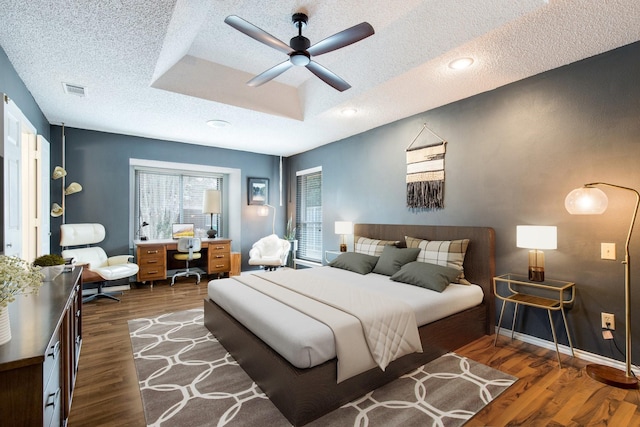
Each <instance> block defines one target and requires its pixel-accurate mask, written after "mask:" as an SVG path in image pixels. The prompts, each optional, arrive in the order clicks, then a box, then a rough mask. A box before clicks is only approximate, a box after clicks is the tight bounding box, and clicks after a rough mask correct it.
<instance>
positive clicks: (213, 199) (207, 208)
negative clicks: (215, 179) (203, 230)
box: [202, 189, 222, 239]
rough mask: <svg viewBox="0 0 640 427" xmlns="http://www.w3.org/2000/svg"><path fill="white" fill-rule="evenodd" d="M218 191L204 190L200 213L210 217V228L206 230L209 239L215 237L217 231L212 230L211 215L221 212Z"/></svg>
mask: <svg viewBox="0 0 640 427" xmlns="http://www.w3.org/2000/svg"><path fill="white" fill-rule="evenodd" d="M220 207H221V203H220V190H213V189H209V190H205V191H204V200H203V201H202V213H205V214H210V215H211V228H209V229H208V230H207V236H209V238H210V239H213V238H214V237H216V234H217V230H214V229H213V214H219V213H221V212H222V210H221V209H220Z"/></svg>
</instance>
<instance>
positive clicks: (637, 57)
mask: <svg viewBox="0 0 640 427" xmlns="http://www.w3.org/2000/svg"><path fill="white" fill-rule="evenodd" d="M639 76H640V43H635V44H633V45H629V46H626V47H623V48H620V49H617V50H615V51H611V52H608V53H605V54H603V55H600V56H597V57H594V58H590V59H587V60H584V61H581V62H578V63H575V64H572V65H569V66H565V67H562V68H559V69H556V70H553V71H550V72H547V73H544V74H541V75H538V76H535V77H532V78H529V79H526V80H523V81H520V82H517V83H514V84H511V85H508V86H505V87H502V88H498V89H496V90H493V91H490V92H487V93H483V94H480V95H478V96H474V97H472V98H468V99H464V100H462V101H459V102H455V103H452V104H449V105H446V106H443V107H441V108H437V109H434V110H431V111H428V112H425V113H423V114H419V115H416V116H413V117H410V118H407V119H404V120H400V121H398V122H395V123H392V124H389V125H386V126H382V127H380V128H377V129H373V130H371V131H368V132H365V133H363V134H360V135H356V136H353V137H350V138H347V139H345V140H342V141H339V142H335V143H333V144H330V145H326V146H323V147H320V148H317V149H315V150H312V151H309V152H306V153H302V154H299V155H296V156H294V157H292V158H291V159H289V160H290V163H289V164H290V169H289V177H290V178H291V177H293V176H295V171H296V170H301V169H305V168H309V167H313V166H322V168H323V212H324V220H323V222H324V224H325V227H324V234H323V238H324V245H325V249H335V248H337V246H338V243H339V236H336V235H335V234H333V222H334V221H336V220H353V221H354V222H366V223H378V222H381V223H408V224H434V225H476V226H489V227H493V228H494V229H495V230H496V240H497V242H496V256H497V265H496V267H497V272H498V273H499V274H502V273H506V272H521V273H526V271H527V264H528V258H527V250H526V249H519V248H517V247H516V237H515V232H516V225H527V224H532V225H556V226H557V227H558V249H557V250H554V251H545V255H546V275H547V277H548V278H556V279H561V280H567V281H575V282H576V283H577V292H578V293H577V295H578V299H577V302H576V304H575V306H574V307H573V308H572V309H571V310H570V312H569V327H570V330H571V333H572V336H573V338H574V344H575V345H576V347H578V348H580V349H584V350H587V351H590V352H594V353H598V354H602V355H605V356H608V357H613V358H618V359H621V356H619V355H618V354H615V353H613V352H612V351H611V347H610V343H609V342H605V341H604V340H603V339H602V337H601V332H600V331H601V330H600V312H601V311H607V312H611V313H614V314H615V316H616V323H617V330H616V333H615V336H616V339H617V341H618V344H619V345H620V346H621V348H624V306H623V302H624V293H623V284H624V268H623V266H622V265H621V263H620V261H621V260H622V258H623V254H624V252H623V251H624V241H625V238H626V234H627V231H628V227H629V222H630V220H631V214H632V209H633V203H634V198H633V196H632V195H631V193H628V192H624V191H617V190H609V189H604V191H605V192H606V193H607V194H608V196H609V201H610V203H609V209H608V210H607V212H606V213H605V214H604V215H601V216H571V215H569V214H568V213H567V212H566V210H565V209H564V198H565V196H566V195H567V194H568V193H569V191H570V190H572V189H573V188H576V187H579V186H581V185H582V184H584V183H587V182H593V181H604V182H610V183H615V184H619V185H624V186H629V187H634V188H640V170H639V168H638V167H637V165H638V161H639V160H640V80H639ZM424 96H428V94H424ZM353 120H357V118H354V119H353ZM425 122H427V123H428V124H429V127H430V128H431V129H433V130H434V131H435V132H436V133H437V134H439V135H440V136H442V137H443V138H444V139H446V140H447V141H448V144H447V153H446V159H445V164H446V182H445V207H444V209H442V210H435V211H417V212H416V211H412V210H410V209H408V208H406V207H405V194H406V193H405V181H404V179H405V171H406V163H405V149H406V148H407V146H408V145H409V144H410V142H411V141H412V139H413V138H414V137H415V136H416V134H417V133H418V131H419V130H420V129H421V127H422V124H423V123H425ZM423 135H424V134H423ZM435 141H436V139H435V138H433V137H425V138H421V139H419V140H418V141H417V142H416V144H415V145H414V146H418V145H420V144H421V143H429V142H435ZM290 182H294V181H291V180H290ZM294 202H295V201H292V202H291V205H290V209H292V207H293V206H295V205H294V204H293V203H294ZM639 233H640V232H639ZM632 240H633V241H632V244H631V253H632V259H633V254H639V253H640V237H639V236H637V235H636V236H635V238H634V239H632ZM601 242H615V243H616V249H617V261H605V260H601V259H600V243H601ZM636 259H638V258H636ZM637 265H640V264H638V263H635V264H634V263H632V281H633V277H635V278H636V283H635V284H636V285H637V284H639V283H640V274H639V273H640V269H639V268H638V267H637ZM632 284H633V283H632ZM635 288H636V289H637V288H638V286H635ZM639 301H640V292H635V294H633V307H638V305H639V304H638V303H639ZM498 308H499V306H498ZM507 314H509V316H506V321H505V324H508V325H510V323H507V322H510V320H511V319H510V316H511V310H509V311H508V313H507ZM555 320H556V327H557V329H558V330H562V331H563V330H564V329H563V328H562V323H561V318H560V317H559V316H557V317H555ZM636 324H637V316H636ZM517 330H520V331H523V332H525V333H527V334H530V335H533V336H537V337H541V338H544V339H547V340H552V337H551V333H550V329H549V325H548V319H547V314H546V313H544V312H543V311H540V310H532V309H527V310H526V312H522V313H521V315H520V316H519V324H518V325H517ZM637 336H638V335H637V334H636V337H637ZM559 337H560V341H561V342H563V343H567V340H566V335H565V334H564V333H563V332H560V333H559ZM632 354H634V355H635V356H634V358H633V360H634V362H635V363H638V362H639V361H640V340H636V341H635V343H634V351H633V352H632Z"/></svg>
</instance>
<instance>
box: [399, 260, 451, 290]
mask: <svg viewBox="0 0 640 427" xmlns="http://www.w3.org/2000/svg"><path fill="white" fill-rule="evenodd" d="M460 274H461V272H460V270H456V269H455V268H451V267H444V266H442V265H437V264H429V263H427V262H419V261H414V262H410V263H408V264H405V265H403V266H402V268H401V269H400V270H399V271H398V272H397V273H396V274H394V275H393V276H391V280H394V281H396V282H402V283H408V284H409V285H414V286H420V287H421V288H426V289H431V290H434V291H437V292H442V291H444V290H445V288H446V287H447V286H448V285H449V283H452V282H455V281H456V279H457V278H458V276H460Z"/></svg>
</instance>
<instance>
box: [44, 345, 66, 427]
mask: <svg viewBox="0 0 640 427" xmlns="http://www.w3.org/2000/svg"><path fill="white" fill-rule="evenodd" d="M57 343H58V344H54V345H52V346H50V347H49V349H48V350H47V354H46V360H45V363H44V366H43V376H44V382H43V384H44V385H45V386H44V389H43V395H42V402H43V408H42V410H43V417H42V420H43V425H44V426H59V425H60V421H61V410H62V383H61V381H60V379H61V375H62V371H61V369H60V366H61V365H60V364H61V361H62V357H61V355H60V341H57Z"/></svg>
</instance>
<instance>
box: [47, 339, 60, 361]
mask: <svg viewBox="0 0 640 427" xmlns="http://www.w3.org/2000/svg"><path fill="white" fill-rule="evenodd" d="M50 349H51V352H50V353H47V357H53V358H54V359H55V358H56V356H57V355H58V352H59V351H60V341H58V342H56V343H55V344H54V345H53V347H51V348H50Z"/></svg>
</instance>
